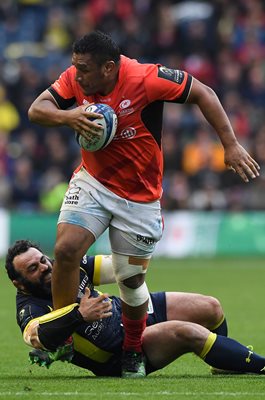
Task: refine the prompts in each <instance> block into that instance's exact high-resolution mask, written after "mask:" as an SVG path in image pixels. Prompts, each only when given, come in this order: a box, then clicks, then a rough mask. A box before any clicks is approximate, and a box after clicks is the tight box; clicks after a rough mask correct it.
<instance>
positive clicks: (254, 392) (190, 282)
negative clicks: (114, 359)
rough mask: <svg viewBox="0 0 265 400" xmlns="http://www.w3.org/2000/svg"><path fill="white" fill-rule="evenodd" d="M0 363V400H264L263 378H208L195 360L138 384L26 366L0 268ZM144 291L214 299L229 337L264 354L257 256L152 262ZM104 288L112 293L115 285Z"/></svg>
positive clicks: (263, 272) (264, 278)
mask: <svg viewBox="0 0 265 400" xmlns="http://www.w3.org/2000/svg"><path fill="white" fill-rule="evenodd" d="M0 282H1V291H0V301H1V308H0V316H1V330H0V343H1V353H0V354H1V361H0V399H1V398H2V399H30V400H35V399H38V400H43V399H49V398H52V399H74V400H75V399H85V398H88V399H107V400H112V399H113V400H114V399H115V400H120V399H132V398H134V399H150V400H151V399H166V398H167V399H194V400H195V399H200V400H201V399H202V400H204V399H206V400H208V399H209V400H212V399H248V400H250V399H262V398H264V399H265V377H262V376H243V375H242V376H240V375H239V376H232V375H230V376H226V377H225V376H211V374H210V372H209V367H208V366H207V365H206V364H204V363H203V362H202V361H201V360H200V359H198V358H197V357H195V356H194V355H191V354H189V355H185V356H183V357H182V358H180V359H179V360H177V361H175V362H174V363H172V364H171V365H169V366H168V367H167V368H165V369H163V370H161V371H158V372H156V373H154V374H152V375H150V376H148V377H147V378H146V379H143V380H137V381H134V380H133V381H132V380H122V379H113V378H108V379H105V378H96V377H94V376H93V375H92V374H90V373H89V372H87V371H85V370H83V369H80V368H77V367H75V366H72V365H70V364H64V363H57V364H54V365H52V367H51V368H50V369H49V370H46V369H42V368H40V367H37V366H30V365H29V364H28V361H27V354H28V350H29V348H27V346H25V345H24V344H23V342H22V338H21V334H20V331H19V329H18V327H17V326H16V321H15V289H14V288H13V287H12V286H11V284H10V283H9V282H8V279H7V277H6V274H5V272H4V268H1V270H0ZM147 282H148V286H149V289H150V290H153V291H155V290H168V291H170V290H171V291H173V290H181V291H195V292H200V293H204V294H211V295H214V296H216V297H217V298H219V300H220V301H221V303H222V305H223V308H224V310H225V313H226V317H227V320H228V324H229V334H230V336H231V337H234V338H235V339H237V340H239V341H241V342H242V343H244V344H246V345H247V344H252V345H254V349H255V351H257V352H259V353H261V354H264V355H265V311H264V308H265V307H264V293H265V291H264V287H265V264H264V260H262V259H259V258H257V259H255V258H254V259H252V258H249V259H248V258H244V259H243V258H242V259H231V258H223V259H186V260H159V259H156V260H153V262H152V265H151V266H150V268H149V272H148V275H147ZM106 291H108V292H109V293H113V292H115V293H117V288H116V286H115V285H111V286H108V287H107V288H106Z"/></svg>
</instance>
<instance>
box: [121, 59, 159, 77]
mask: <svg viewBox="0 0 265 400" xmlns="http://www.w3.org/2000/svg"><path fill="white" fill-rule="evenodd" d="M121 70H122V71H123V72H124V75H126V77H127V79H128V78H133V77H135V78H138V79H139V78H140V79H141V78H142V79H144V78H145V77H146V75H149V74H150V73H152V72H153V71H157V70H158V65H157V64H148V63H140V62H139V61H137V60H135V59H133V58H128V57H125V56H121Z"/></svg>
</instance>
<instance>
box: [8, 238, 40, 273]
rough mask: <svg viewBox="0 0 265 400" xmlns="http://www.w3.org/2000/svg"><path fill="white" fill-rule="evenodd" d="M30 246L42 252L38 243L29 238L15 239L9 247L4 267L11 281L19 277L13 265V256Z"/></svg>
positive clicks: (23, 251)
mask: <svg viewBox="0 0 265 400" xmlns="http://www.w3.org/2000/svg"><path fill="white" fill-rule="evenodd" d="M30 247H34V248H35V249H37V250H39V251H41V252H42V250H41V248H40V247H39V245H38V244H36V243H34V242H32V241H30V240H17V241H16V242H15V243H14V244H13V245H12V246H10V247H9V249H8V251H7V255H6V261H5V267H6V271H7V275H8V277H9V279H11V281H13V280H19V279H21V274H20V273H19V272H18V271H16V269H15V267H14V258H15V257H16V256H18V255H19V254H23V253H25V252H26V251H28V249H29V248H30Z"/></svg>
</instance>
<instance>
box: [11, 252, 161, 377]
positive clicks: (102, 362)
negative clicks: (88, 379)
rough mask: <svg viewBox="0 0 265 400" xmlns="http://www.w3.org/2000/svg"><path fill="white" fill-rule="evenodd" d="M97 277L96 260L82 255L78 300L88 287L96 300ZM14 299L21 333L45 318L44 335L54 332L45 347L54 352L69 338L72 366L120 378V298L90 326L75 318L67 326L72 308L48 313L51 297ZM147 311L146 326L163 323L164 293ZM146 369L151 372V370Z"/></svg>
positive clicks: (157, 295) (156, 295)
mask: <svg viewBox="0 0 265 400" xmlns="http://www.w3.org/2000/svg"><path fill="white" fill-rule="evenodd" d="M97 277H98V271H97V267H96V263H95V257H89V256H85V257H84V258H83V260H82V261H81V263H80V285H79V297H80V298H81V297H82V294H84V292H85V288H86V287H89V288H90V291H91V296H93V297H97V296H98V295H99V294H100V292H98V291H97V290H96V289H95V288H94V284H95V283H96V284H98V283H99V282H98V279H97ZM16 300H17V323H18V325H19V326H20V329H21V331H22V333H23V332H24V330H25V328H26V327H27V325H28V324H29V322H30V321H31V320H33V319H36V318H39V317H41V316H44V315H45V317H44V318H43V319H42V322H41V325H40V326H41V327H42V328H43V329H46V332H47V329H49V326H53V331H54V332H56V337H55V335H54V336H49V337H48V339H47V337H46V338H45V340H46V342H45V346H46V348H49V349H53V348H54V347H56V346H58V345H61V344H62V343H63V342H64V341H65V340H66V339H68V337H69V336H70V335H71V336H72V338H73V345H74V357H73V359H72V361H71V362H72V363H73V364H75V365H78V366H80V367H83V368H86V369H89V370H90V371H92V372H93V373H94V374H95V375H105V376H106V375H107V376H119V375H120V358H121V354H122V343H123V337H124V330H123V325H122V322H121V300H120V298H118V297H116V296H110V300H111V302H112V315H111V316H110V317H108V318H104V319H100V320H98V321H94V322H91V323H87V322H84V321H82V320H78V319H77V318H76V319H75V320H74V321H73V323H72V324H70V325H69V324H68V325H67V323H66V318H67V313H68V316H70V313H71V312H73V307H72V308H71V307H69V309H68V308H67V307H66V308H64V309H61V310H57V311H56V312H55V313H56V314H55V313H51V311H52V299H51V298H47V299H44V298H40V297H34V296H32V295H29V294H25V293H22V292H19V291H18V293H17V298H16ZM149 310H150V311H149V314H148V320H147V325H153V324H155V323H158V322H162V321H165V320H166V303H165V293H164V292H161V293H154V294H151V295H150V307H149ZM49 313H51V316H53V317H52V318H50V317H49ZM66 325H67V326H66ZM47 327H48V328H47ZM54 328H56V329H54ZM40 339H41V337H40ZM55 345H56V346H55ZM149 370H150V371H151V370H153V369H152V368H151V367H150V368H149Z"/></svg>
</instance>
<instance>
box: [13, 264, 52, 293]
mask: <svg viewBox="0 0 265 400" xmlns="http://www.w3.org/2000/svg"><path fill="white" fill-rule="evenodd" d="M51 272H52V268H51V267H49V268H48V269H47V270H46V271H45V272H44V273H43V274H42V276H41V277H40V280H39V282H34V283H32V282H30V281H29V280H28V279H26V278H23V277H21V279H20V282H21V283H22V284H23V286H24V290H25V291H26V292H28V293H30V294H32V296H34V297H41V298H42V299H49V300H50V299H51V298H52V288H51V281H48V282H46V281H45V278H46V276H47V275H48V274H49V273H51Z"/></svg>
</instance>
